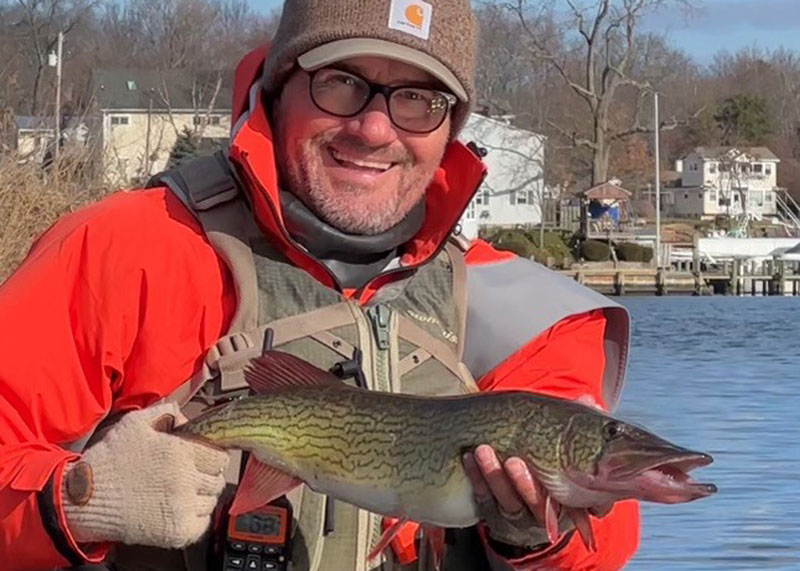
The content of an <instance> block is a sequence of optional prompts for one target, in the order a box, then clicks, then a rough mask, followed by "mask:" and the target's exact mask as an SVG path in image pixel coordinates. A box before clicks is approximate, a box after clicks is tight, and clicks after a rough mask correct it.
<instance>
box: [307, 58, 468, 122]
mask: <svg viewBox="0 0 800 571" xmlns="http://www.w3.org/2000/svg"><path fill="white" fill-rule="evenodd" d="M327 70H335V71H338V72H340V73H346V74H347V75H351V76H353V77H355V78H356V79H359V80H360V81H363V82H364V84H365V85H366V86H367V87H369V93H368V94H367V97H366V99H364V103H363V105H361V107H359V108H358V110H357V111H355V112H354V113H348V114H341V113H333V112H332V111H329V110H328V109H325V108H324V107H322V106H321V105H320V104H319V103H318V102H317V99H316V98H315V97H314V88H313V86H314V77H315V76H316V75H317V74H318V73H319V72H321V71H327ZM306 73H307V74H308V93H309V96H310V97H311V101H312V102H313V103H314V106H316V108H317V109H319V110H320V111H322V112H324V113H327V114H329V115H333V116H334V117H344V118H347V117H355V116H356V115H358V114H359V113H361V112H362V111H364V109H366V108H367V107H369V105H370V103H372V100H373V99H375V96H376V95H377V94H379V93H380V94H381V95H383V97H384V99H385V100H386V110H387V111H388V113H389V119H390V120H391V122H392V125H394V126H395V127H397V128H398V129H401V130H403V131H406V132H408V133H414V134H416V135H426V134H428V133H433V132H434V131H435V130H436V129H438V128H439V127H441V126H442V123H444V120H445V119H447V116H448V115H449V114H450V112H451V111H452V110H453V109H454V108H455V106H456V104H457V103H458V98H457V97H456V96H455V95H453V94H452V93H448V92H447V91H442V90H441V89H434V88H431V87H422V86H420V85H412V84H405V85H391V86H390V85H381V84H380V83H374V82H372V81H369V80H367V79H364V78H363V77H361V76H360V75H358V74H357V73H353V72H352V71H350V70H347V69H342V68H339V67H336V66H331V65H329V66H325V67H321V68H319V69H315V70H313V71H306ZM401 89H426V90H428V91H432V92H434V93H436V94H438V95H441V96H442V97H443V98H444V100H445V101H446V102H447V109H445V112H444V113H442V118H441V119H440V120H439V122H438V123H437V124H436V126H434V127H433V128H431V129H426V130H424V131H416V130H413V129H407V128H406V127H403V126H401V125H398V124H397V122H396V121H395V120H394V117H393V116H392V105H391V103H390V100H391V97H392V95H393V94H394V93H395V92H396V91H399V90H401Z"/></svg>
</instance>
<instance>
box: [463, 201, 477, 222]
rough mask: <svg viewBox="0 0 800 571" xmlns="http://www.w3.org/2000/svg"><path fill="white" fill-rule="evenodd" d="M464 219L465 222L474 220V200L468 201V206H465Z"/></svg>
mask: <svg viewBox="0 0 800 571" xmlns="http://www.w3.org/2000/svg"><path fill="white" fill-rule="evenodd" d="M465 218H466V219H467V220H475V201H474V200H472V201H470V203H469V206H467V212H466V215H465Z"/></svg>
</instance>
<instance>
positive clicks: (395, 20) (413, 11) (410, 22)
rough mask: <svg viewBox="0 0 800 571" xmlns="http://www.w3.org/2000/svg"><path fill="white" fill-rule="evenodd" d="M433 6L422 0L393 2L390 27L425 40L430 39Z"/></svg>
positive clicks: (398, 0) (396, 0)
mask: <svg viewBox="0 0 800 571" xmlns="http://www.w3.org/2000/svg"><path fill="white" fill-rule="evenodd" d="M432 19H433V6H432V5H431V4H428V3H427V2H423V1H422V0H392V8H391V10H390V12H389V27H390V28H391V29H393V30H399V31H401V32H405V33H407V34H411V35H412V36H417V37H418V38H422V39H423V40H427V39H428V38H429V37H430V31H431V20H432Z"/></svg>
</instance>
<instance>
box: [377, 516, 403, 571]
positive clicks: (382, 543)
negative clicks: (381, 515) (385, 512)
mask: <svg viewBox="0 0 800 571" xmlns="http://www.w3.org/2000/svg"><path fill="white" fill-rule="evenodd" d="M392 521H393V522H394V523H392V524H391V525H390V526H389V527H387V528H386V529H384V530H383V534H381V538H380V539H379V540H378V543H376V544H375V547H373V548H372V551H370V552H369V554H368V555H367V563H371V562H372V560H373V559H375V558H376V557H378V556H379V555H380V554H381V553H383V550H384V549H386V548H387V547H389V544H390V543H391V542H392V540H393V539H394V538H395V536H396V535H397V534H398V533H399V532H400V529H401V528H402V527H403V526H404V525H405V524H406V522H407V521H408V518H405V517H404V518H400V519H394V518H386V519H384V522H392Z"/></svg>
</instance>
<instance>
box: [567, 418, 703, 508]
mask: <svg viewBox="0 0 800 571" xmlns="http://www.w3.org/2000/svg"><path fill="white" fill-rule="evenodd" d="M560 461H561V468H562V474H563V476H564V478H566V480H568V481H569V484H570V486H569V487H570V490H571V494H572V496H573V498H572V500H573V501H572V502H570V500H569V499H567V501H566V503H567V505H574V502H575V501H578V502H579V503H585V504H587V507H588V506H589V505H593V502H594V501H600V500H602V501H609V500H613V501H616V500H621V499H626V498H634V499H639V500H644V501H650V502H657V503H665V504H673V503H682V502H689V501H692V500H696V499H699V498H704V497H706V496H709V495H711V494H713V493H715V492H716V491H717V488H716V486H714V484H703V483H700V482H696V481H695V480H693V479H692V478H691V477H690V476H689V472H690V471H691V470H694V469H695V468H699V467H701V466H707V465H708V464H711V462H712V461H713V459H712V457H711V456H709V455H708V454H705V453H702V452H696V451H693V450H689V449H687V448H682V447H680V446H676V445H675V444H672V443H671V442H668V441H666V440H664V439H663V438H660V437H658V436H656V435H655V434H653V433H651V432H648V431H647V430H644V429H642V428H639V427H638V426H635V425H633V424H629V423H626V422H623V421H620V420H617V419H614V418H612V417H610V416H607V415H605V414H602V413H600V412H597V411H592V410H588V409H587V410H586V411H581V412H579V413H577V414H576V415H574V416H573V418H572V419H571V421H570V423H569V427H568V428H567V430H565V431H564V432H563V434H562V440H561V453H560ZM594 505H596V504H594ZM576 507H579V506H576Z"/></svg>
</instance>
